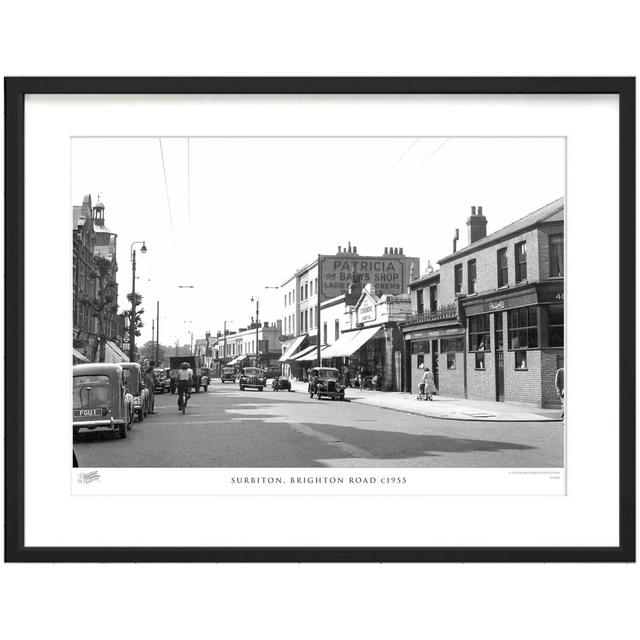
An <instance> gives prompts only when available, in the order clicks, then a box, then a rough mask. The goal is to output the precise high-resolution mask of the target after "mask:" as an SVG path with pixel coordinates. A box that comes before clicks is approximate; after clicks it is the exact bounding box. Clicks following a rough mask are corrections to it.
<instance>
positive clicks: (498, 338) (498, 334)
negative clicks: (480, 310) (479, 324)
mask: <svg viewBox="0 0 640 640" xmlns="http://www.w3.org/2000/svg"><path fill="white" fill-rule="evenodd" d="M493 322H494V333H495V342H496V351H502V350H503V349H504V333H503V331H502V311H498V313H494V314H493Z"/></svg>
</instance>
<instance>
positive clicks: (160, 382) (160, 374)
mask: <svg viewBox="0 0 640 640" xmlns="http://www.w3.org/2000/svg"><path fill="white" fill-rule="evenodd" d="M153 373H155V374H156V384H155V388H154V391H155V393H164V390H165V386H164V382H165V380H164V369H154V370H153Z"/></svg>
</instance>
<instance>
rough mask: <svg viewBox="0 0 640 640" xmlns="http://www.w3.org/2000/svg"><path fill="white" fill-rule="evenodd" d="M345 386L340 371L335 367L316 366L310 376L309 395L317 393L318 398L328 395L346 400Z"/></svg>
mask: <svg viewBox="0 0 640 640" xmlns="http://www.w3.org/2000/svg"><path fill="white" fill-rule="evenodd" d="M344 389H345V386H344V384H343V383H342V379H341V377H340V372H339V371H338V370H337V369H334V368H333V367H314V368H313V369H312V370H311V375H310V376H309V397H310V398H313V394H314V393H315V394H316V396H317V397H318V400H320V399H321V398H322V396H327V397H328V398H331V399H332V400H335V399H336V398H338V399H340V400H344Z"/></svg>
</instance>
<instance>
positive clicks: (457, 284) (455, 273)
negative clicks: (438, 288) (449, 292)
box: [453, 264, 462, 293]
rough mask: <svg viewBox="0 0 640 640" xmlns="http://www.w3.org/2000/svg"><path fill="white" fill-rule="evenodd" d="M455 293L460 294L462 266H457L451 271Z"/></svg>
mask: <svg viewBox="0 0 640 640" xmlns="http://www.w3.org/2000/svg"><path fill="white" fill-rule="evenodd" d="M453 278H454V284H455V292H456V293H462V265H461V264H457V265H456V266H455V267H454V269H453Z"/></svg>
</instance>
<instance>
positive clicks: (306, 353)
mask: <svg viewBox="0 0 640 640" xmlns="http://www.w3.org/2000/svg"><path fill="white" fill-rule="evenodd" d="M326 349H327V347H321V348H320V355H321V357H322V358H324V352H325V350H326ZM317 359H318V345H315V344H314V345H313V346H311V347H307V348H306V349H304V350H303V351H301V352H300V353H299V354H298V355H297V356H296V357H295V358H291V360H292V361H293V362H314V361H315V360H317Z"/></svg>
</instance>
